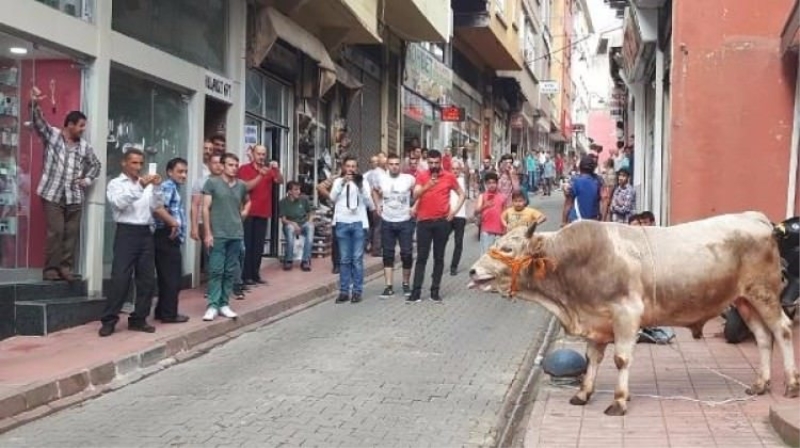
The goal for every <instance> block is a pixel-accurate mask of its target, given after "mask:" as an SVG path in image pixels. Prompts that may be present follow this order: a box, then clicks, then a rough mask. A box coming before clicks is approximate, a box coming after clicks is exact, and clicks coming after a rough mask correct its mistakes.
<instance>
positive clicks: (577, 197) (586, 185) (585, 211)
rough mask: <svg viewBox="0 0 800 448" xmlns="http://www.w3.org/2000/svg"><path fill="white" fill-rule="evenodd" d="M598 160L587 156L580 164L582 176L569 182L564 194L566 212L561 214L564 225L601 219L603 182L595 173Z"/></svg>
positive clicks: (579, 175)
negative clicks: (583, 220) (584, 220)
mask: <svg viewBox="0 0 800 448" xmlns="http://www.w3.org/2000/svg"><path fill="white" fill-rule="evenodd" d="M595 168H597V160H596V159H595V158H594V157H592V156H591V155H585V156H583V157H582V158H581V161H580V163H579V164H578V171H579V172H580V174H578V175H577V176H575V177H573V178H572V179H571V180H570V182H569V187H568V189H567V191H565V192H564V210H563V212H562V214H561V222H562V225H566V224H567V223H568V222H573V221H579V220H582V219H595V220H597V219H600V189H601V188H602V186H603V181H602V180H601V179H600V177H599V176H597V175H596V174H595V172H594V170H595Z"/></svg>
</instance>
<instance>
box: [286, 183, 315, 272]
mask: <svg viewBox="0 0 800 448" xmlns="http://www.w3.org/2000/svg"><path fill="white" fill-rule="evenodd" d="M286 191H287V193H286V197H285V198H283V199H282V200H281V202H280V204H278V214H279V216H280V218H281V222H282V223H283V237H284V239H285V240H286V251H285V254H286V258H285V259H284V261H283V269H284V270H285V271H289V270H291V269H292V263H293V260H294V241H295V238H300V237H303V240H304V241H303V258H302V262H301V263H300V268H301V269H302V270H303V271H305V272H308V271H310V270H311V245H312V244H313V243H314V225H313V224H312V223H311V211H312V210H311V203H310V202H309V201H308V198H307V197H306V196H303V195H301V194H300V183H299V182H295V181H291V182H289V183H287V184H286Z"/></svg>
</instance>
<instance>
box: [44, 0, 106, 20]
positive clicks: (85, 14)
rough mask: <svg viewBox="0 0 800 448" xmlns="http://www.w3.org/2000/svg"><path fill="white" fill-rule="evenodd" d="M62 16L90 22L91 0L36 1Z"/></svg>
mask: <svg viewBox="0 0 800 448" xmlns="http://www.w3.org/2000/svg"><path fill="white" fill-rule="evenodd" d="M36 1H37V2H39V3H43V4H45V5H47V6H50V7H51V8H55V9H57V10H59V11H61V12H63V13H64V14H68V15H71V16H73V17H78V18H80V19H83V20H86V21H88V22H91V21H92V6H93V2H92V0H36Z"/></svg>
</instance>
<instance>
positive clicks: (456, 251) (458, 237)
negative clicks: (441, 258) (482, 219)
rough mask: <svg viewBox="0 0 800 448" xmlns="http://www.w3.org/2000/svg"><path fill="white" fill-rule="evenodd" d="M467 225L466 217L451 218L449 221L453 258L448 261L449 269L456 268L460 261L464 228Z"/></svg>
mask: <svg viewBox="0 0 800 448" xmlns="http://www.w3.org/2000/svg"><path fill="white" fill-rule="evenodd" d="M466 226H467V218H453V220H452V221H450V231H451V232H453V242H454V243H455V246H454V247H453V259H452V260H451V261H450V269H458V264H459V263H461V252H462V251H463V250H464V228H465V227H466Z"/></svg>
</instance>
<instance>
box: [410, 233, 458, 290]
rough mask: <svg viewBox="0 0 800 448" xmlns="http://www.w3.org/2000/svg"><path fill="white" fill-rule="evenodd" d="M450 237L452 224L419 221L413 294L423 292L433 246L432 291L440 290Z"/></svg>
mask: <svg viewBox="0 0 800 448" xmlns="http://www.w3.org/2000/svg"><path fill="white" fill-rule="evenodd" d="M449 236H450V222H448V221H447V220H446V219H444V218H442V219H435V220H430V221H417V264H416V266H415V267H414V286H413V288H412V289H413V293H416V294H419V293H420V291H421V290H422V280H423V278H424V277H425V267H426V265H427V264H428V257H429V256H430V253H431V245H433V276H432V279H431V290H438V289H439V285H440V284H441V283H442V272H443V271H444V251H445V249H446V248H447V239H448V237H449Z"/></svg>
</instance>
